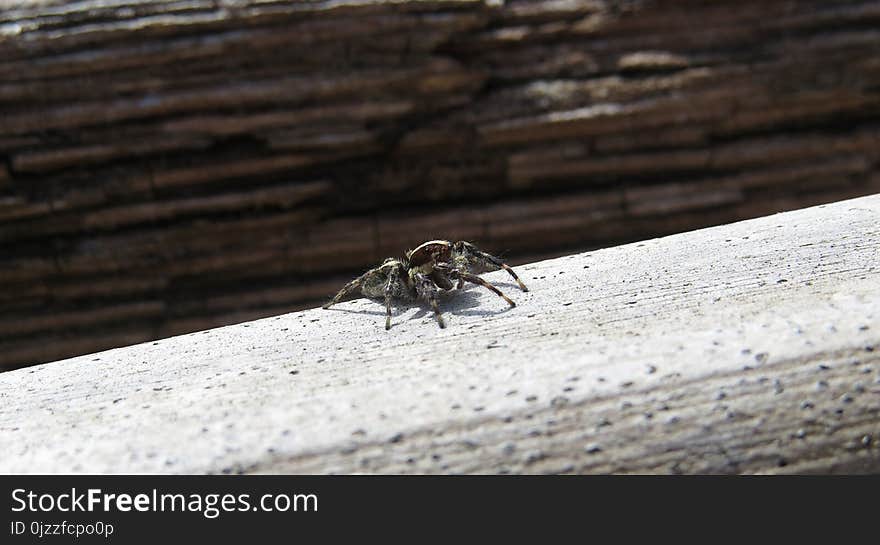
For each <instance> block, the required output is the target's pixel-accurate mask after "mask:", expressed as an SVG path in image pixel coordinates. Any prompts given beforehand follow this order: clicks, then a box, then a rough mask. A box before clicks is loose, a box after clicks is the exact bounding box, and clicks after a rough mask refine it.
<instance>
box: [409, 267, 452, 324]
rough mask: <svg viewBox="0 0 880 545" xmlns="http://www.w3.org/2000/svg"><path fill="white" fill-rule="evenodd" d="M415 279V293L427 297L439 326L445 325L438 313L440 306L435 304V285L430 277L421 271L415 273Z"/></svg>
mask: <svg viewBox="0 0 880 545" xmlns="http://www.w3.org/2000/svg"><path fill="white" fill-rule="evenodd" d="M415 280H416V282H415V288H416V293H417V294H418V295H419V297H421V298H423V299H427V301H428V302H429V303H431V308H432V309H434V316H435V317H436V318H437V324H439V325H440V327H441V328H443V327H446V322H444V321H443V316H441V315H440V306H439V305H438V304H437V286H436V285H435V284H434V282H433V281H432V280H431V279H430V278H428V277H427V276H425V275H424V274H421V273H418V274H416V275H415Z"/></svg>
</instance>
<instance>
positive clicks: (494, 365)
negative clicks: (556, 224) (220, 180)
mask: <svg viewBox="0 0 880 545" xmlns="http://www.w3.org/2000/svg"><path fill="white" fill-rule="evenodd" d="M878 226H880V196H872V197H865V198H861V199H855V200H850V201H844V202H839V203H835V204H832V205H827V206H820V207H816V208H810V209H806V210H800V211H796V212H790V213H785V214H779V215H775V216H769V217H766V218H761V219H757V220H751V221H746V222H741V223H736V224H732V225H726V226H722V227H717V228H712V229H705V230H701V231H695V232H691V233H684V234H680V235H675V236H670V237H666V238H661V239H656V240H650V241H645V242H640V243H635V244H629V245H625V246H620V247H616V248H609V249H605V250H600V251H595V252H590V253H585V254H580V255H572V256H568V257H564V258H560V259H552V260H548V261H542V262H538V263H532V264H530V265H525V266H521V267H518V271H519V272H520V276H521V277H522V278H523V279H524V280H525V282H526V283H527V284H528V285H529V287H530V288H531V290H532V291H531V292H529V293H522V292H520V291H518V290H517V289H516V288H515V286H514V285H513V284H511V283H510V282H509V277H507V276H506V275H505V274H504V273H503V272H500V273H492V274H489V275H486V278H488V279H490V280H491V281H493V282H496V283H497V285H498V286H499V287H501V288H502V289H503V290H504V291H505V292H507V293H508V294H509V295H510V296H511V297H512V298H513V299H514V300H516V302H517V303H518V306H517V307H516V308H513V309H509V310H508V309H507V306H506V304H505V303H504V302H503V301H502V300H500V299H499V298H497V297H496V296H495V295H493V294H491V293H489V292H487V291H485V290H480V289H477V288H470V289H467V290H466V291H465V292H463V293H457V294H455V295H454V296H450V297H447V298H446V299H445V300H443V301H442V302H441V304H442V305H443V307H444V308H445V310H446V314H445V315H446V319H447V322H448V327H447V329H445V330H441V329H439V328H438V327H437V325H436V323H434V321H433V318H432V316H431V313H430V312H429V311H427V309H424V308H411V309H404V310H402V311H398V312H396V314H395V317H394V327H393V328H392V329H391V331H389V332H386V331H385V330H384V327H383V326H384V319H383V309H382V307H381V305H380V304H378V303H374V302H371V301H367V300H357V301H353V302H350V303H344V304H341V305H339V307H336V308H334V309H333V310H329V311H327V310H321V309H314V310H308V311H304V312H296V313H292V314H287V315H283V316H277V317H274V318H269V319H264V320H259V321H255V322H250V323H244V324H239V325H235V326H229V327H224V328H219V329H214V330H209V331H204V332H200V333H194V334H190V335H184V336H180V337H175V338H171V339H166V340H163V341H160V342H155V343H146V344H141V345H136V346H130V347H126V348H121V349H117V350H110V351H107V352H102V353H99V354H94V355H89V356H83V357H78V358H73V359H70V360H66V361H63V362H55V363H50V364H45V365H40V366H37V367H32V368H27V369H21V370H17V371H11V372H8V373H3V374H0V451H2V452H3V456H2V458H0V471H3V472H97V473H103V472H158V473H164V472H190V473H203V472H310V473H311V472H314V473H326V472H339V473H349V472H371V473H372V472H382V473H398V472H420V473H433V472H464V473H470V472H480V473H481V472H491V473H494V472H529V473H543V472H554V473H555V472H588V473H589V472H651V473H653V472H659V473H667V472H684V473H695V472H724V473H728V472H729V473H737V472H822V473H825V472H877V471H880V447H878V442H880V320H878V318H880V265H878V262H880V260H878V258H880V250H878V248H880V228H878ZM401 250H403V249H401ZM492 250H503V249H499V248H492ZM328 295H329V294H328Z"/></svg>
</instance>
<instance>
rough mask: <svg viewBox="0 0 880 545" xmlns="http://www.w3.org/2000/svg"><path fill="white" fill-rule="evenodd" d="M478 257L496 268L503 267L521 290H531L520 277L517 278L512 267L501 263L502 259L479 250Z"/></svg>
mask: <svg viewBox="0 0 880 545" xmlns="http://www.w3.org/2000/svg"><path fill="white" fill-rule="evenodd" d="M477 255H478V256H480V257H482V258H483V259H485V260H486V261H488V262H489V263H491V264H493V265H495V266H496V267H501V268H502V269H504V270H505V271H507V272H508V274H510V276H512V277H513V279H514V280H516V283H517V284H519V289H521V290H523V291H529V288H527V287H526V285H525V284H523V281H522V280H520V279H519V276H517V275H516V273H515V272H513V269H512V268H510V266H509V265H508V264H507V263H505V262H503V261H501V259H499V258H497V257H495V256H494V255H492V254H487V253H486V252H483V251H481V250H477Z"/></svg>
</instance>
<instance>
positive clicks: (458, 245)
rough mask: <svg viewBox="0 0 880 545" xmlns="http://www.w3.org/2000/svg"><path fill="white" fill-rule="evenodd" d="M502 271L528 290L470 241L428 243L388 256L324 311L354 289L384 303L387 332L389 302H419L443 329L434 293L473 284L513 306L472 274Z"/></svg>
mask: <svg viewBox="0 0 880 545" xmlns="http://www.w3.org/2000/svg"><path fill="white" fill-rule="evenodd" d="M498 269H504V270H506V271H507V272H508V273H509V274H510V276H512V277H513V279H514V280H516V282H517V284H518V285H519V287H520V289H522V290H523V291H529V289H528V288H527V287H526V285H525V284H523V283H522V281H521V280H520V279H519V277H518V276H517V275H516V273H515V272H514V271H513V269H511V268H510V267H509V266H508V265H507V264H506V263H504V262H503V261H501V259H499V258H497V257H495V256H493V255H491V254H487V253H485V252H483V251H482V250H480V249H479V248H477V247H476V246H475V245H473V244H471V243H470V242H467V241H464V240H460V241H458V242H455V243H453V242H450V241H448V240H429V241H428V242H424V243H422V244H420V245H419V246H417V247H416V248H414V249H412V250H410V251H408V252H406V256H405V257H403V258H395V257H389V258H387V259H386V260H385V261H383V262H382V264H381V265H379V266H378V267H376V268H375V269H370V270H369V271H367V272H365V273H364V274H362V275H361V276H359V277H358V278H355V279H354V280H352V281H351V282H349V283H348V284H346V285H345V286H344V287H343V288H342V289H341V290H339V293H337V294H336V296H335V297H334V298H333V299H332V300H331V301H330V302H329V303H327V304H326V305H324V308H330V307H331V306H332V305H335V304H336V303H339V302H340V301H342V300H344V299H346V298H350V296H351V295H352V294H356V293H357V291H358V290H360V293H361V294H362V295H364V296H366V297H372V298H376V299H384V300H385V311H386V312H385V329H391V302H392V301H395V300H403V301H416V300H423V301H426V302H428V303H429V304H430V305H431V308H432V309H433V310H434V316H435V317H436V318H437V323H438V324H439V325H440V327H446V323H445V322H444V321H443V316H441V314H440V307H439V305H438V304H437V294H438V293H439V292H440V291H441V290H442V291H450V290H453V289H456V288H458V289H461V288H462V287H463V286H464V283H465V282H470V283H472V284H477V285H480V286H483V287H484V288H486V289H488V290H490V291H492V292H493V293H495V294H496V295H498V296H499V297H501V298H502V299H504V300H505V301H507V303H508V304H509V305H510V306H511V307H514V306H516V303H514V302H513V301H512V300H511V299H510V298H508V297H507V296H506V295H504V294H503V293H502V292H501V290H499V289H498V288H496V287H495V286H493V285H492V284H490V283H489V282H486V281H485V280H483V279H482V278H480V277H479V276H477V275H476V274H475V273H478V272H486V271H494V270H498Z"/></svg>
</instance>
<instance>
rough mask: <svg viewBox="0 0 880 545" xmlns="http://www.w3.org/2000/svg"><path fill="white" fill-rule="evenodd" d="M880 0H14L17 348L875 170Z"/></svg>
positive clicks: (6, 89) (164, 329) (108, 343)
mask: <svg viewBox="0 0 880 545" xmlns="http://www.w3.org/2000/svg"><path fill="white" fill-rule="evenodd" d="M878 24H880V2H859V1H830V0H827V1H821V0H795V1H787V2H764V1H748V0H746V1H739V0H737V1H733V0H723V1H714V2H708V1H706V2H702V1H691V0H657V1H647V0H646V1H625V0H545V1H530V2H522V1H516V0H508V1H506V2H498V1H488V0H457V1H389V0H352V1H307V2H274V1H264V0H220V1H216V0H109V1H108V0H101V1H97V0H95V1H90V0H84V1H81V2H76V3H67V2H62V1H56V0H24V1H16V2H9V1H5V0H0V158H2V163H0V283H2V284H0V285H2V290H0V369H10V368H14V367H19V366H23V365H28V364H33V363H39V362H43V361H48V360H53V359H58V358H62V357H66V356H71V355H76V354H82V353H86V352H91V351H96V350H100V349H104V348H109V347H114V346H121V345H126V344H131V343H136V342H141V341H147V340H151V339H155V338H159V337H166V336H169V335H175V334H180V333H185V332H190V331H195V330H199V329H205V328H208V327H212V326H216V325H223V324H229V323H235V322H240V321H243V320H248V319H254V318H258V317H263V316H269V315H273V314H278V313H281V312H285V311H290V310H294V309H297V308H304V307H307V306H310V305H314V304H315V303H316V302H320V301H322V300H324V299H325V298H327V297H329V296H330V295H332V294H333V293H334V292H335V290H336V289H337V288H338V287H339V286H340V285H341V283H343V282H345V281H346V280H347V279H349V278H350V277H351V276H352V275H354V274H358V273H359V272H360V271H361V270H363V269H364V268H365V267H367V266H369V265H371V264H373V263H374V262H377V261H379V260H381V259H382V258H383V257H385V256H387V255H398V254H401V253H402V252H403V251H404V250H405V249H406V248H407V247H410V246H412V245H414V244H417V243H419V242H421V241H423V240H427V239H431V238H438V237H442V238H450V239H458V238H465V239H469V240H473V241H475V242H477V243H479V244H481V245H482V246H484V247H485V248H487V249H489V250H491V251H493V252H497V253H501V254H503V255H506V256H507V257H508V258H509V259H510V260H511V261H512V262H513V263H516V262H523V261H528V260H532V259H535V258H536V257H540V256H547V255H559V254H563V253H571V252H574V251H576V250H582V249H587V248H593V247H599V246H603V245H608V244H612V243H619V242H624V241H629V240H636V239H640V238H644V237H650V236H656V235H661V234H666V233H671V232H677V231H682V230H688V229H695V228H698V227H703V226H708V225H715V224H720V223H726V222H730V221H735V220H738V219H744V218H748V217H755V216H759V215H764V214H768V213H772V212H774V211H780V210H786V209H793V208H800V207H804V206H808V205H812V204H817V203H822V202H831V201H836V200H840V199H844V198H848V197H853V196H859V195H866V194H870V193H875V192H877V191H880V171H878V160H880V145H878V144H880V124H878V119H880V31H878V30H877V29H878V28H880V26H878Z"/></svg>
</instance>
